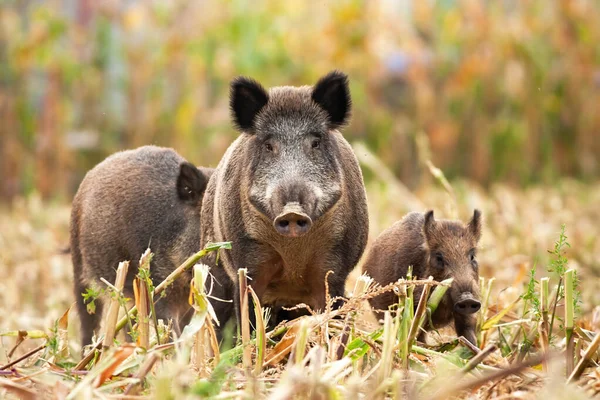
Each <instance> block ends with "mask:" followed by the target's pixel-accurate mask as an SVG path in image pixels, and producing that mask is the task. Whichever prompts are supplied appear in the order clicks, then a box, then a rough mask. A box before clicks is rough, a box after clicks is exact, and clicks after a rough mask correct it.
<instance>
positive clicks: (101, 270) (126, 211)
mask: <svg viewBox="0 0 600 400" xmlns="http://www.w3.org/2000/svg"><path fill="white" fill-rule="evenodd" d="M212 171H213V170H212V169H210V168H196V167H195V166H193V165H192V164H190V163H189V162H187V161H186V160H185V159H184V158H183V157H181V156H180V155H179V154H177V153H176V152H175V151H174V150H172V149H167V148H160V147H155V146H145V147H141V148H138V149H136V150H128V151H122V152H119V153H116V154H113V155H112V156H110V157H108V158H107V159H106V160H104V161H103V162H101V163H100V164H98V165H97V166H96V167H94V168H93V169H92V170H90V171H89V172H88V173H87V175H86V176H85V178H84V179H83V181H82V183H81V185H80V187H79V190H78V191H77V194H76V195H75V198H74V200H73V208H72V211H71V256H72V259H73V274H74V282H75V298H76V302H77V310H78V312H79V316H80V320H81V342H82V344H89V343H91V340H92V335H93V333H94V331H97V330H98V328H99V324H100V320H101V316H102V309H103V300H102V299H98V300H97V301H96V312H95V313H93V314H89V313H88V312H87V311H86V304H85V303H84V300H83V297H82V293H84V292H85V291H86V289H87V288H88V287H90V285H93V284H96V285H98V286H99V287H103V286H104V285H103V284H102V283H101V282H100V278H101V277H103V278H105V279H106V280H108V281H109V282H114V280H115V276H116V268H117V266H118V264H119V262H121V261H125V260H129V261H131V264H130V267H129V271H128V274H127V279H126V283H125V290H124V292H125V294H126V296H128V297H133V294H132V282H133V278H134V276H135V274H136V273H137V270H138V261H139V259H140V256H141V255H142V253H143V252H144V251H145V250H146V248H148V247H150V248H151V250H152V252H153V253H154V258H153V260H152V262H151V265H150V273H151V276H152V281H153V283H154V285H158V284H159V283H160V282H162V281H163V280H164V279H165V278H166V277H167V276H168V274H169V273H171V272H172V271H173V270H174V269H175V268H176V267H178V266H179V265H180V264H181V263H182V262H183V261H185V259H186V258H187V257H189V256H190V255H192V254H193V253H195V252H196V251H198V249H199V241H200V206H201V201H202V197H203V194H204V190H205V188H206V184H207V182H208V179H209V177H210V175H211V174H212ZM190 278H191V276H189V275H186V274H184V276H182V277H181V278H180V279H179V280H177V281H176V282H175V283H174V284H173V285H172V286H169V288H168V289H167V295H166V297H164V298H161V299H160V300H159V301H158V303H157V305H156V314H157V317H158V318H162V319H163V320H165V322H166V321H167V319H168V318H173V319H174V326H175V329H176V331H179V330H180V329H181V328H182V327H183V325H185V324H186V323H187V322H188V321H189V318H190V317H191V312H189V310H190V307H189V304H188V295H189V281H190Z"/></svg>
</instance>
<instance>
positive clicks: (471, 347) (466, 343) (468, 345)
mask: <svg viewBox="0 0 600 400" xmlns="http://www.w3.org/2000/svg"><path fill="white" fill-rule="evenodd" d="M458 341H459V342H460V344H462V345H463V346H465V347H466V348H468V349H469V350H471V351H472V352H473V353H474V354H479V353H481V350H480V349H479V348H478V347H477V346H475V345H474V344H473V343H471V342H469V341H468V340H467V339H465V337H464V336H459V338H458Z"/></svg>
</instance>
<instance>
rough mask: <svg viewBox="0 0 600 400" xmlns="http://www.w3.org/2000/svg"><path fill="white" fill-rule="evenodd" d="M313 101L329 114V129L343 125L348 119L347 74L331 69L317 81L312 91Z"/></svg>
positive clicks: (349, 105) (350, 105)
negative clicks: (331, 70)
mask: <svg viewBox="0 0 600 400" xmlns="http://www.w3.org/2000/svg"><path fill="white" fill-rule="evenodd" d="M312 99H313V101H314V102H315V103H317V104H319V105H320V106H321V107H323V108H324V109H325V111H327V114H329V123H330V126H329V128H330V129H336V128H338V127H340V126H343V125H345V124H346V123H347V122H348V120H349V119H350V108H351V107H352V100H351V99H350V89H349V88H348V76H346V74H344V73H343V72H340V71H333V72H330V73H329V74H327V75H325V76H324V77H323V78H321V79H320V80H319V82H317V84H316V85H315V87H314V89H313V92H312Z"/></svg>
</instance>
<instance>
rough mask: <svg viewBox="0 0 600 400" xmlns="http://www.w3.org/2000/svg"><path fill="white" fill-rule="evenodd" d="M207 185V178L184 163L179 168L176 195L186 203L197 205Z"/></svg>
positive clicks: (187, 163) (196, 169)
mask: <svg viewBox="0 0 600 400" xmlns="http://www.w3.org/2000/svg"><path fill="white" fill-rule="evenodd" d="M207 183H208V177H207V176H205V175H204V174H202V173H201V172H200V171H199V170H198V168H196V167H195V166H194V165H192V164H190V163H189V162H187V161H186V162H184V163H182V164H181V166H180V167H179V176H178V177H177V195H178V196H179V198H180V199H181V200H182V201H184V202H186V203H198V201H199V200H200V199H201V198H202V195H203V194H204V190H205V189H206V184H207Z"/></svg>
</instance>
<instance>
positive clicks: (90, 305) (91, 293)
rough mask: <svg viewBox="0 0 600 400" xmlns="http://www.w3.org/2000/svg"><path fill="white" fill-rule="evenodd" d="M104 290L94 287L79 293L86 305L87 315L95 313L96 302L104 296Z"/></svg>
mask: <svg viewBox="0 0 600 400" xmlns="http://www.w3.org/2000/svg"><path fill="white" fill-rule="evenodd" d="M104 292H105V290H104V289H100V288H98V287H96V286H92V287H88V288H87V289H86V290H85V292H84V293H81V295H82V296H83V302H84V303H86V309H87V312H88V313H89V314H95V313H96V300H97V299H98V298H99V297H100V296H102V295H104Z"/></svg>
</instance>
